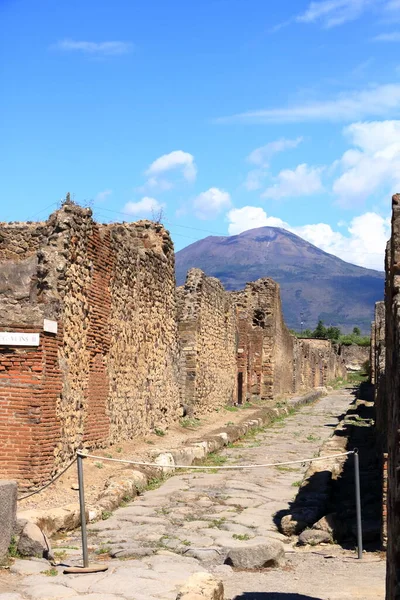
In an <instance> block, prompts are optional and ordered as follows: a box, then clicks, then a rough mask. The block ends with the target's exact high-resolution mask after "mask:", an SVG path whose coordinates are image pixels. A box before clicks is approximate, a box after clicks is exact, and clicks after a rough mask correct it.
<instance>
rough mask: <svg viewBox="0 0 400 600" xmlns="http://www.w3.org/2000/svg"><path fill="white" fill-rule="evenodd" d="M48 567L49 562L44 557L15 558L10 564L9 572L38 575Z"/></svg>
mask: <svg viewBox="0 0 400 600" xmlns="http://www.w3.org/2000/svg"><path fill="white" fill-rule="evenodd" d="M48 568H49V563H48V561H47V560H45V559H44V558H40V559H39V558H31V559H30V560H23V559H21V558H17V559H16V560H15V561H14V562H13V564H12V565H11V568H10V571H11V573H15V574H16V575H38V574H39V573H42V572H43V571H45V570H46V569H48Z"/></svg>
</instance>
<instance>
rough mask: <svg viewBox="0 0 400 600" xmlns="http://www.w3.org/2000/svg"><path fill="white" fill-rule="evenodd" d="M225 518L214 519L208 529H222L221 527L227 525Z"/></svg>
mask: <svg viewBox="0 0 400 600" xmlns="http://www.w3.org/2000/svg"><path fill="white" fill-rule="evenodd" d="M225 520H226V519H225V517H222V518H221V519H213V520H212V521H210V523H209V525H208V528H209V529H220V528H221V525H223V524H224V523H225Z"/></svg>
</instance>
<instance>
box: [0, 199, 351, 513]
mask: <svg viewBox="0 0 400 600" xmlns="http://www.w3.org/2000/svg"><path fill="white" fill-rule="evenodd" d="M0 273H2V274H3V275H2V277H3V278H1V277H0V329H7V328H8V327H10V326H12V327H13V328H14V329H15V330H17V331H20V332H24V331H25V332H27V331H29V332H36V333H39V335H40V344H39V346H38V347H35V348H31V349H29V350H26V349H22V350H20V351H18V353H15V352H14V351H13V350H9V351H8V350H7V351H6V352H3V353H2V354H1V356H0V383H1V386H0V407H3V406H5V407H6V410H5V415H6V416H5V417H4V418H5V422H4V428H2V430H1V434H0V435H1V438H0V442H1V443H2V444H3V442H4V451H3V452H2V454H1V456H0V472H1V473H2V474H3V473H4V476H7V477H11V476H15V477H16V478H18V481H19V482H20V483H21V485H22V486H24V487H28V486H30V485H32V483H34V484H36V483H37V482H38V481H40V482H43V481H46V480H47V479H49V477H50V476H51V475H52V474H54V473H55V472H57V471H58V470H60V469H61V468H62V467H63V466H64V465H65V464H66V463H67V462H69V461H70V459H71V458H72V457H73V456H74V454H75V452H76V450H77V449H80V448H82V447H84V448H87V449H91V448H95V447H99V446H100V447H104V446H106V445H107V444H113V443H120V442H121V441H123V440H130V439H132V438H133V437H136V436H140V435H143V434H145V433H148V432H151V431H155V430H160V431H166V430H167V429H168V427H169V426H170V425H171V424H173V423H176V422H177V421H178V419H179V418H180V417H181V415H182V409H181V404H182V403H183V404H185V405H186V407H189V406H192V408H193V411H194V413H197V412H198V413H201V412H206V411H211V410H215V409H216V408H218V407H220V406H222V405H225V404H228V403H230V404H232V403H233V402H238V403H242V402H244V401H245V400H246V399H251V398H262V399H271V398H274V397H277V396H281V395H286V394H291V393H293V392H296V393H297V392H302V391H305V390H308V389H312V388H314V387H316V386H321V385H325V384H326V383H327V381H328V380H329V379H334V378H335V377H336V376H337V375H338V374H343V369H344V363H343V360H342V359H341V357H340V356H339V355H338V353H337V350H336V349H335V348H334V347H333V346H332V344H331V343H330V341H327V340H297V338H295V337H294V336H292V335H291V334H290V332H289V330H288V328H287V327H286V325H285V323H284V320H283V316H282V310H281V300H280V292H279V285H278V284H276V283H275V282H274V281H273V280H272V279H269V278H265V279H261V280H259V281H257V282H254V283H251V284H248V285H247V286H246V288H245V290H243V291H242V292H235V293H228V292H226V291H225V290H224V288H223V286H222V284H221V283H220V282H219V281H218V280H217V279H215V278H210V277H207V276H206V275H205V274H204V273H202V272H201V271H200V270H198V269H194V270H191V271H190V273H189V275H188V279H187V282H186V284H185V286H184V287H183V288H180V289H179V290H178V291H176V289H175V273H174V251H173V244H172V241H171V239H170V236H169V233H168V232H167V231H166V230H165V229H164V227H163V226H162V225H160V224H159V223H151V222H150V221H139V222H137V223H130V224H128V223H120V224H114V223H113V224H107V225H101V224H99V223H96V222H95V221H94V220H93V217H92V211H91V210H90V209H88V208H82V207H80V206H77V205H75V204H74V203H72V202H71V201H70V199H69V198H67V200H66V202H65V203H64V204H63V206H62V207H61V208H60V209H59V210H57V211H55V212H54V213H53V214H52V215H50V217H49V219H48V220H47V221H46V223H39V224H32V225H29V224H18V225H15V224H11V225H7V224H3V225H2V226H1V232H0ZM13 307H17V309H18V310H17V311H15V314H14V313H13V312H12V308H13ZM15 315H16V316H15ZM177 315H178V316H177ZM14 318H17V319H18V321H17V322H15V321H14V320H13V319H14ZM44 318H46V319H51V320H54V321H56V322H57V324H58V332H57V333H50V332H47V331H44V330H43V326H42V324H43V320H44ZM178 329H179V332H178ZM33 397H34V398H35V402H34V403H32V398H33ZM186 410H189V409H188V408H187V409H186ZM16 415H18V418H15V416H16ZM44 422H45V423H46V427H43V424H44ZM21 427H23V428H24V444H23V445H22V444H21V445H20V447H19V450H20V451H19V452H15V447H14V443H15V440H16V439H20V438H19V436H18V435H17V434H19V433H20V430H21ZM240 429H241V427H240V426H237V427H235V430H236V431H239V430H240ZM232 435H234V434H232ZM229 441H231V435H230V433H229V432H226V433H223V434H222V435H221V434H220V432H217V433H216V434H215V435H214V436H210V438H209V439H208V440H207V449H208V450H209V451H210V450H213V449H219V448H220V447H221V446H222V445H226V444H227V443H228V442H229ZM198 452H199V453H201V450H198ZM38 454H40V457H41V460H40V461H38V460H37V456H38ZM171 456H172V458H171V457H170V458H168V459H166V458H165V457H164V458H163V459H161V458H159V459H158V460H159V461H161V460H162V461H167V466H168V468H172V467H173V465H172V461H173V460H175V455H174V454H172V453H171ZM183 459H184V460H186V459H187V457H186V459H185V457H183ZM162 464H163V465H164V464H166V463H165V462H163V463H162ZM124 485H126V486H127V490H128V493H129V487H130V485H131V484H130V483H129V478H127V480H126V482H125V484H124ZM119 487H121V486H119ZM116 502H118V489H117V486H111V487H110V489H109V490H108V493H107V494H106V495H105V497H104V498H103V504H102V506H103V508H104V509H105V510H110V509H112V508H113V507H114V506H115V503H116ZM94 516H96V515H94Z"/></svg>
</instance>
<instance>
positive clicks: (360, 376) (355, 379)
mask: <svg viewBox="0 0 400 600" xmlns="http://www.w3.org/2000/svg"><path fill="white" fill-rule="evenodd" d="M347 381H348V383H354V384H359V383H364V382H365V381H368V375H367V373H365V372H364V371H357V372H355V373H349V374H348V376H347Z"/></svg>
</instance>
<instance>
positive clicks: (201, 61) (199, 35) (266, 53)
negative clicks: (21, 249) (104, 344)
mask: <svg viewBox="0 0 400 600" xmlns="http://www.w3.org/2000/svg"><path fill="white" fill-rule="evenodd" d="M0 23H1V25H0V27H1V36H0V62H1V80H2V93H1V95H0V114H1V130H2V142H3V143H2V144H1V148H0V165H1V167H0V169H1V181H2V200H1V205H0V220H3V221H10V220H12V221H16V220H23V221H24V220H29V219H31V220H40V219H44V218H46V217H47V216H48V214H49V213H50V212H51V211H52V210H54V209H55V208H56V206H57V203H59V201H60V199H61V198H62V197H64V196H65V194H66V192H67V191H70V192H71V194H72V196H73V198H75V200H76V201H77V202H79V203H82V204H90V205H91V206H92V207H93V209H94V213H95V216H96V218H97V219H98V220H100V221H110V220H137V219H139V218H142V217H150V218H151V217H152V216H154V215H158V214H159V213H160V210H162V212H163V219H164V222H165V224H166V225H167V226H168V228H169V229H170V231H171V234H172V237H173V239H174V241H175V246H176V249H180V248H182V247H183V246H185V245H187V244H190V243H192V242H193V241H195V240H196V239H200V238H202V237H204V236H205V235H207V234H208V232H215V233H216V234H222V235H224V234H225V235H226V234H228V233H231V234H235V233H240V232H241V231H243V230H245V229H248V228H251V227H258V226H262V225H276V226H283V227H286V228H287V229H290V230H291V231H294V232H295V233H298V234H299V235H301V236H302V237H304V238H306V239H308V240H309V241H311V242H312V243H314V244H316V245H318V246H319V247H321V248H322V249H324V250H326V251H328V252H332V253H334V254H337V255H338V256H340V257H342V258H344V259H345V260H348V261H349V262H355V263H356V264H360V265H364V266H371V267H374V268H380V269H381V268H382V266H383V263H382V257H383V251H384V246H385V240H386V239H387V237H388V235H389V215H390V198H391V194H392V193H394V192H396V191H400V0H320V1H315V2H309V1H308V0H286V1H285V2H282V1H279V2H278V1H277V0H268V2H266V1H265V0H193V1H192V2H187V1H183V0H168V1H166V0H149V1H148V2H146V3H145V2H143V1H141V2H138V1H135V0H113V1H111V0H79V1H77V0H68V1H67V0H57V1H56V0H35V2H31V1H30V0H0ZM398 119H399V120H398Z"/></svg>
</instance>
